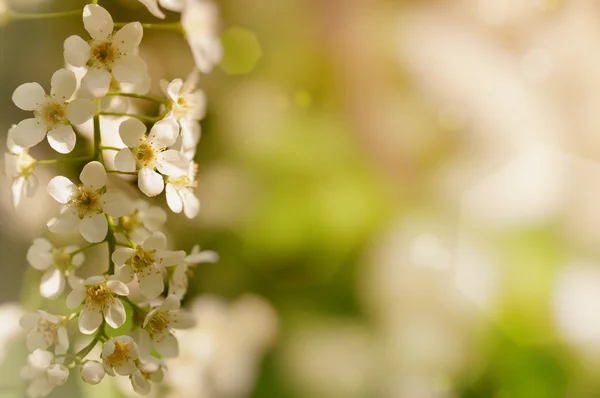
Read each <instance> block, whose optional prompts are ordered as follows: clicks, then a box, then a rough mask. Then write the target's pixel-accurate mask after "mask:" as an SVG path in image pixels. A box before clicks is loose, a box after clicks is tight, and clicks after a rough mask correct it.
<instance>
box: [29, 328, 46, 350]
mask: <svg viewBox="0 0 600 398" xmlns="http://www.w3.org/2000/svg"><path fill="white" fill-rule="evenodd" d="M26 344H27V349H28V350H29V351H35V350H45V349H46V348H48V347H49V346H50V342H49V341H48V340H46V338H45V337H44V334H43V333H41V332H38V331H36V330H32V331H31V332H29V333H27V340H26Z"/></svg>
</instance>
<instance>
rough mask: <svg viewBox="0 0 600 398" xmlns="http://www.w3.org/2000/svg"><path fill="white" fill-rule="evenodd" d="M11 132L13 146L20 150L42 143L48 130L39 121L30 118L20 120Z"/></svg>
mask: <svg viewBox="0 0 600 398" xmlns="http://www.w3.org/2000/svg"><path fill="white" fill-rule="evenodd" d="M12 131H13V135H12V138H13V140H14V141H15V144H17V145H18V146H20V147H22V148H31V147H32V146H34V145H37V144H39V143H40V142H42V140H43V139H44V137H45V136H46V131H48V129H47V127H46V125H45V124H43V123H42V122H41V121H40V120H39V119H36V118H31V119H25V120H22V121H21V122H20V123H19V124H17V125H16V126H15V127H14V128H13V130H12Z"/></svg>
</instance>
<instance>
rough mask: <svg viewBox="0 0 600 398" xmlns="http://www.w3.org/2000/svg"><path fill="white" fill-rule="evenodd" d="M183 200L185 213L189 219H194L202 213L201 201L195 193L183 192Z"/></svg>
mask: <svg viewBox="0 0 600 398" xmlns="http://www.w3.org/2000/svg"><path fill="white" fill-rule="evenodd" d="M181 196H182V199H183V213H184V214H185V216H186V217H187V218H189V219H192V218H194V217H196V216H197V215H198V213H199V212H200V199H198V198H197V197H196V195H194V193H193V192H190V191H187V190H186V191H183V193H182V195H181Z"/></svg>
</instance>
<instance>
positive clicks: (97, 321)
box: [5, 0, 221, 398]
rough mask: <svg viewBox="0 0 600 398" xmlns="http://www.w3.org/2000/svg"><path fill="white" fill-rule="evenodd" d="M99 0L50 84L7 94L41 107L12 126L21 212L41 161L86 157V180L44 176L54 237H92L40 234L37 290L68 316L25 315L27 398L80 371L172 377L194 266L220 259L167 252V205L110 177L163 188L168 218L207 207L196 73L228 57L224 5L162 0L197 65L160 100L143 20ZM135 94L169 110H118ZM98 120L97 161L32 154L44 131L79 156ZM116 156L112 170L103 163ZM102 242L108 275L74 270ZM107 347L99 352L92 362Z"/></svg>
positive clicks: (30, 256) (9, 163) (88, 376)
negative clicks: (220, 13)
mask: <svg viewBox="0 0 600 398" xmlns="http://www.w3.org/2000/svg"><path fill="white" fill-rule="evenodd" d="M92 3H93V4H88V5H87V6H85V8H84V9H83V11H82V16H83V25H84V27H85V30H86V31H87V32H88V33H89V37H79V36H71V37H68V38H67V39H66V40H65V42H64V58H65V63H66V65H67V66H66V67H65V68H63V69H59V70H58V71H56V72H55V73H54V74H53V76H52V79H51V82H50V87H51V88H50V92H49V93H48V92H46V91H45V90H44V88H43V87H42V86H41V85H40V84H38V83H25V84H22V85H21V86H19V87H17V89H16V90H15V91H14V93H13V95H12V99H13V102H14V103H15V105H16V106H17V107H19V108H21V109H22V110H25V111H29V112H31V113H32V114H31V117H30V118H28V119H25V120H23V121H21V122H20V123H18V124H17V125H15V126H13V127H12V128H11V130H10V131H9V134H8V145H7V150H8V152H7V154H6V157H5V161H6V170H7V173H8V174H9V176H10V177H11V180H12V182H11V189H10V191H11V195H12V196H11V197H12V203H13V205H14V206H15V207H16V206H18V205H19V203H20V202H21V201H22V199H23V197H24V196H31V195H32V194H33V193H34V192H35V191H36V189H37V187H38V185H39V184H38V180H37V178H36V177H35V174H34V171H35V169H36V168H37V167H38V166H41V165H46V164H57V163H62V162H73V161H80V162H82V163H84V164H85V165H84V166H83V168H82V170H81V172H80V174H79V178H78V180H77V181H72V180H70V179H69V178H67V177H65V176H60V175H59V176H56V177H54V178H52V179H51V180H50V182H49V183H48V186H47V193H48V194H49V195H50V196H51V197H52V198H53V199H54V200H56V201H57V202H58V203H59V205H60V209H59V210H58V212H57V214H56V216H55V217H53V218H52V219H51V220H49V221H48V223H47V226H48V230H49V232H50V233H52V234H63V233H67V232H71V231H75V230H77V231H78V232H79V234H80V235H81V237H82V238H83V239H84V240H85V241H87V244H86V245H83V246H77V245H67V246H60V245H56V244H55V243H53V239H52V235H50V237H49V238H37V239H35V240H34V241H33V244H32V246H31V247H30V249H29V251H28V253H27V260H28V262H29V263H30V265H31V266H32V267H33V268H34V269H36V270H39V271H42V272H43V274H42V278H41V284H40V294H41V295H42V296H43V297H44V298H45V299H48V300H65V302H66V306H67V307H68V308H69V309H71V310H73V312H72V313H70V314H67V315H58V314H50V313H48V312H45V311H42V310H39V311H37V312H35V313H28V314H25V315H24V316H23V317H22V318H21V322H20V323H21V326H22V327H23V328H24V329H25V330H27V339H26V343H27V348H28V349H29V350H30V351H31V354H30V355H29V357H28V361H27V366H26V367H25V368H24V369H23V371H22V376H23V377H24V378H25V379H27V380H28V381H29V384H28V389H27V395H28V396H29V397H32V398H35V397H44V396H47V395H48V394H49V393H50V392H51V391H52V390H53V389H54V388H55V387H57V386H59V385H61V384H63V383H65V382H66V381H67V379H68V377H69V375H70V372H72V371H74V370H75V371H79V373H80V376H81V378H82V379H83V380H84V381H85V382H87V383H89V384H98V383H99V382H100V381H102V380H103V378H104V377H105V376H106V375H109V376H117V375H120V376H125V377H128V378H129V379H130V381H131V384H132V386H133V388H134V390H135V391H136V392H138V393H140V394H148V393H149V392H150V389H151V384H152V382H154V381H160V380H162V378H163V374H164V372H165V371H166V365H165V362H164V361H163V359H168V358H174V357H177V356H178V353H179V348H178V347H179V345H178V341H177V338H176V337H175V333H174V330H175V329H186V328H190V327H192V326H193V325H194V319H195V318H194V317H193V316H192V315H191V314H190V313H188V312H186V311H185V310H182V309H181V308H180V305H181V300H182V298H183V296H184V295H185V294H186V292H187V287H188V278H189V276H190V269H191V268H193V267H194V266H195V265H196V264H199V263H202V262H215V261H217V260H218V256H217V254H216V253H214V252H211V251H200V249H199V247H197V246H196V247H195V248H194V249H193V250H192V252H191V253H186V252H185V251H175V250H170V249H169V247H168V245H167V238H166V236H165V234H164V233H163V232H161V231H160V230H161V228H162V227H163V225H164V224H165V222H166V219H167V215H166V212H165V211H164V210H162V208H160V207H158V206H153V205H151V204H149V203H148V202H147V201H146V200H143V199H132V198H131V197H130V195H126V194H125V193H124V192H123V191H122V189H119V186H122V185H123V184H124V182H123V181H121V182H120V183H121V185H119V184H116V183H115V181H114V180H111V179H110V178H109V175H115V176H116V177H115V178H119V176H120V175H123V176H124V177H128V178H131V177H132V176H135V178H137V186H138V187H139V191H141V193H142V195H140V196H148V197H155V196H158V195H160V194H161V193H162V192H163V191H164V192H165V196H166V201H167V204H168V206H169V208H170V209H171V210H172V211H173V212H175V213H181V212H183V213H184V214H185V216H187V217H188V218H194V217H195V216H196V215H197V214H198V212H199V210H200V202H199V200H198V198H197V197H196V196H195V194H194V188H195V175H196V171H197V165H196V164H195V162H194V157H195V151H196V146H197V145H198V142H199V139H200V126H199V120H200V119H201V118H202V117H203V116H204V112H205V109H204V107H205V102H206V100H205V97H204V93H203V92H202V91H201V90H199V89H198V88H197V79H198V74H199V73H200V71H203V72H208V71H210V70H211V68H212V67H213V66H214V64H215V63H216V62H218V61H219V58H220V56H221V54H220V44H219V41H218V37H217V35H216V20H217V15H216V8H215V7H214V5H212V3H208V2H205V1H198V0H187V1H174V0H171V1H168V0H161V1H160V5H161V6H163V7H165V8H167V9H170V10H173V11H178V12H181V13H182V22H181V23H180V24H179V26H180V27H181V31H182V32H184V34H185V37H186V39H187V40H188V42H189V43H190V46H191V49H192V53H193V54H194V59H195V61H196V64H197V68H198V69H197V70H195V71H194V72H192V73H191V74H190V76H189V77H188V78H187V79H186V80H185V81H183V80H182V79H175V80H173V81H171V82H168V81H161V88H162V89H163V91H164V94H165V96H164V98H163V97H161V98H158V97H151V96H148V95H146V93H147V91H148V90H147V88H143V87H144V86H146V85H147V82H149V80H150V78H149V77H148V74H147V68H146V63H145V61H144V60H143V59H142V58H141V57H140V55H139V52H138V47H139V45H140V43H141V41H142V37H143V30H144V28H143V25H142V24H141V23H139V22H131V23H114V22H113V18H112V16H111V15H110V14H109V12H108V11H107V10H106V9H104V8H103V7H102V6H100V5H98V4H97V1H94V2H92ZM142 3H144V4H145V5H146V6H147V7H148V8H149V10H150V11H151V12H152V13H153V14H154V15H156V16H158V17H161V18H162V17H164V14H162V12H161V11H160V9H159V8H158V3H157V1H156V0H155V1H142ZM117 27H120V29H117ZM74 70H75V71H76V72H77V74H76V73H75V72H74ZM136 90H137V91H136ZM130 97H133V98H138V99H141V100H149V101H154V102H156V103H157V104H158V105H159V110H160V114H159V115H158V116H156V117H154V116H148V115H141V114H135V113H130V114H125V113H119V112H113V111H114V110H115V108H114V106H115V104H114V103H113V102H110V101H105V100H107V99H111V98H118V99H120V100H129V98H130ZM101 117H102V118H113V120H120V124H119V126H118V129H117V130H115V131H101V124H100V119H101ZM90 121H91V122H92V123H93V130H94V139H93V144H94V145H93V147H94V150H93V154H91V155H90V156H87V157H81V158H73V157H64V156H63V157H57V158H56V159H48V160H38V159H35V158H34V157H32V156H31V155H30V154H29V152H28V151H29V148H32V147H34V146H36V145H37V144H39V143H40V142H42V141H43V140H44V138H46V139H47V141H48V144H49V145H50V147H51V148H52V149H54V150H55V151H56V152H58V153H60V154H67V153H70V152H71V151H72V150H73V149H74V148H75V145H76V142H77V139H78V134H77V133H78V129H79V126H80V125H82V124H84V123H86V122H90ZM111 134H112V135H114V137H110V141H111V142H114V141H117V142H119V141H121V142H122V144H123V145H119V146H117V147H115V146H108V145H107V144H106V143H105V142H104V140H106V139H107V138H106V137H107V135H111ZM111 151H112V153H113V154H114V155H115V156H114V167H109V164H108V162H107V157H108V156H107V154H108V153H110V152H111ZM100 245H102V246H104V247H107V248H108V254H109V264H108V267H107V269H106V271H105V272H104V273H102V274H101V275H96V276H92V277H89V278H86V279H83V278H81V277H79V276H78V275H77V272H78V269H79V267H81V266H82V265H83V264H84V262H85V252H86V251H87V250H88V249H90V248H92V247H94V246H100ZM131 289H135V290H136V291H137V290H139V292H140V295H139V296H140V297H141V298H139V299H134V297H133V296H132V297H129V295H130V290H131ZM136 297H137V296H136ZM126 307H128V308H129V309H130V311H127V310H126ZM127 317H130V318H131V319H130V321H131V322H130V323H131V328H130V330H128V331H127V332H126V334H124V335H120V336H116V337H109V335H108V334H107V330H108V327H110V328H112V329H117V328H120V327H122V326H123V325H125V322H126V321H127ZM74 334H75V335H74ZM83 335H89V336H91V339H92V340H91V342H90V343H89V344H88V345H87V346H85V347H84V348H83V349H81V350H79V351H74V350H73V349H72V344H70V342H73V341H75V340H77V339H78V338H79V337H82V336H83ZM98 345H101V348H102V349H101V355H100V357H98V358H90V356H91V353H92V352H93V350H94V348H95V347H96V346H98Z"/></svg>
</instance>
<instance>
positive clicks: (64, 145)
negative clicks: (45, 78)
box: [12, 69, 96, 153]
mask: <svg viewBox="0 0 600 398" xmlns="http://www.w3.org/2000/svg"><path fill="white" fill-rule="evenodd" d="M51 86H52V89H51V91H50V95H47V94H46V92H45V91H44V89H43V88H42V86H40V85H39V84H38V83H25V84H22V85H20V86H19V87H17V89H16V90H15V92H14V93H13V96H12V100H13V102H14V103H15V105H16V106H17V107H19V108H21V109H23V110H25V111H33V115H34V117H33V118H31V119H25V120H23V121H21V122H20V123H19V124H18V125H17V126H16V127H15V128H14V130H13V140H14V141H15V143H16V144H17V145H18V146H21V147H23V148H30V147H32V146H34V145H37V144H38V143H40V142H41V141H42V140H43V139H44V137H45V136H46V133H48V143H49V144H50V146H51V147H52V148H53V149H54V150H55V151H57V152H60V153H69V152H71V151H72V150H73V148H74V147H75V140H76V137H75V131H73V127H72V125H78V124H82V123H84V122H86V121H88V120H89V119H91V118H92V116H94V113H96V104H94V102H93V101H92V100H90V99H85V98H77V99H74V100H72V101H71V100H70V99H71V97H72V96H73V94H74V93H75V89H76V88H77V79H76V77H75V74H74V73H73V72H71V71H70V70H67V69H59V70H58V71H56V72H55V73H54V75H52V82H51Z"/></svg>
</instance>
